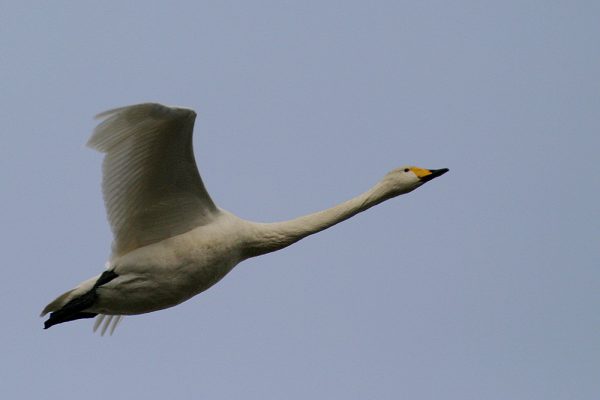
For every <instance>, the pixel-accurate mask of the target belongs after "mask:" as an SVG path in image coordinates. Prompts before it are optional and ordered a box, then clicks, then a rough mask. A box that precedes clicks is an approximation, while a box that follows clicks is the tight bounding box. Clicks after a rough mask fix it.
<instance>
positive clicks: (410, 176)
mask: <svg viewBox="0 0 600 400" xmlns="http://www.w3.org/2000/svg"><path fill="white" fill-rule="evenodd" d="M448 171H449V169H448V168H442V169H425V168H419V167H415V166H412V165H405V166H403V167H400V168H396V169H394V170H392V171H390V172H388V173H387V174H386V175H385V177H384V178H383V179H382V180H381V184H382V185H384V186H385V189H386V192H388V194H389V195H390V196H392V197H393V196H398V195H401V194H405V193H408V192H412V191H413V190H415V189H416V188H418V187H419V186H421V185H422V184H424V183H425V182H429V181H430V180H432V179H434V178H437V177H438V176H441V175H444V174H445V173H446V172H448Z"/></svg>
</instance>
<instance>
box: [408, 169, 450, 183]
mask: <svg viewBox="0 0 600 400" xmlns="http://www.w3.org/2000/svg"><path fill="white" fill-rule="evenodd" d="M415 169H418V170H419V171H418V172H415V171H414V170H415ZM448 171H450V170H449V169H448V168H442V169H421V168H414V169H413V172H415V174H416V175H417V176H418V177H419V179H420V180H421V182H423V183H425V182H429V181H430V180H432V179H433V178H437V177H438V176H442V175H444V174H445V173H446V172H448Z"/></svg>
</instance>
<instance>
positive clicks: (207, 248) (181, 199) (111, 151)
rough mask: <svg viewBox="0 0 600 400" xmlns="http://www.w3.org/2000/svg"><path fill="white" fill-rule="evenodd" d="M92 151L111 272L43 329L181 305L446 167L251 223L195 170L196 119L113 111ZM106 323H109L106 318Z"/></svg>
mask: <svg viewBox="0 0 600 400" xmlns="http://www.w3.org/2000/svg"><path fill="white" fill-rule="evenodd" d="M98 117H99V118H104V121H102V122H101V123H100V124H99V125H98V127H97V128H96V129H95V131H94V134H93V135H92V137H91V138H90V140H89V142H88V145H89V146H90V147H92V148H94V149H96V150H99V151H101V152H103V153H106V156H105V158H104V163H103V180H102V190H103V193H104V201H105V203H106V209H107V212H108V220H109V222H110V225H111V228H112V231H113V233H114V243H113V249H112V255H111V257H110V259H109V261H108V263H107V268H106V270H105V271H104V272H103V273H102V274H100V275H98V276H95V277H93V278H91V279H88V280H87V281H84V282H83V283H81V284H80V285H79V286H77V287H75V288H74V289H72V290H70V291H68V292H66V293H64V294H62V295H60V296H59V297H58V298H56V299H55V300H54V301H53V302H51V303H50V304H48V305H47V306H46V307H45V308H44V310H43V311H42V316H44V315H46V314H47V313H49V312H51V314H50V317H49V318H48V319H47V320H46V321H45V324H44V328H45V329H46V328H49V327H51V326H53V325H55V324H59V323H62V322H67V321H72V320H76V319H81V318H91V317H94V316H96V315H98V319H97V321H96V323H95V326H94V330H96V329H97V328H98V327H99V326H100V325H101V324H102V323H103V322H104V325H103V327H102V334H104V332H105V331H106V330H107V329H108V327H109V325H110V324H111V321H112V326H111V333H112V331H114V328H115V327H116V326H117V324H118V322H119V321H120V320H121V317H122V316H123V315H132V314H142V313H147V312H151V311H157V310H161V309H164V308H168V307H172V306H175V305H177V304H179V303H181V302H183V301H186V300H188V299H189V298H191V297H193V296H195V295H197V294H198V293H200V292H203V291H204V290H206V289H208V288H209V287H211V286H212V285H214V284H215V283H217V282H218V281H219V280H220V279H221V278H223V277H224V276H225V275H226V274H227V273H228V272H229V271H231V269H232V268H233V267H235V266H236V265H237V264H238V263H239V262H240V261H243V260H245V259H247V258H250V257H254V256H258V255H261V254H265V253H269V252H272V251H275V250H279V249H283V248H284V247H286V246H289V245H291V244H292V243H294V242H297V241H298V240H300V239H302V238H304V237H306V236H308V235H311V234H313V233H316V232H319V231H321V230H323V229H326V228H328V227H330V226H332V225H335V224H337V223H338V222H341V221H344V220H345V219H348V218H350V217H352V216H353V215H356V214H357V213H359V212H361V211H364V210H366V209H368V208H370V207H372V206H374V205H376V204H378V203H381V202H383V201H385V200H388V199H390V198H392V197H395V196H398V195H401V194H404V193H408V192H410V191H412V190H414V189H416V188H418V187H419V186H421V185H422V184H423V183H425V182H427V181H429V180H431V179H433V178H435V177H437V176H440V175H442V174H444V173H446V172H447V171H448V169H446V168H444V169H438V170H427V169H422V168H417V167H412V166H407V167H402V168H398V169H395V170H393V171H391V172H389V173H388V174H387V175H385V176H384V177H383V179H382V180H381V181H379V182H378V183H377V184H376V185H375V186H373V187H372V188H371V189H370V190H368V191H366V192H365V193H363V194H361V195H359V196H357V197H355V198H353V199H351V200H348V201H346V202H345V203H342V204H340V205H338V206H335V207H332V208H330V209H327V210H324V211H320V212H317V213H314V214H310V215H306V216H303V217H300V218H296V219H293V220H291V221H286V222H277V223H256V222H249V221H245V220H243V219H240V218H238V217H236V216H235V215H233V214H231V213H229V212H227V211H225V210H222V209H220V208H219V207H217V206H216V205H215V203H214V202H213V201H212V200H211V198H210V196H209V195H208V192H207V191H206V189H205V187H204V184H203V183H202V179H201V178H200V175H199V173H198V170H197V168H196V163H195V161H194V154H193V149H192V131H193V126H194V120H195V117H196V113H195V112H194V111H193V110H190V109H185V108H173V107H166V106H163V105H160V104H153V103H146V104H138V105H133V106H129V107H123V108H118V109H114V110H110V111H107V112H105V113H102V114H100V115H99V116H98ZM105 316H106V318H105Z"/></svg>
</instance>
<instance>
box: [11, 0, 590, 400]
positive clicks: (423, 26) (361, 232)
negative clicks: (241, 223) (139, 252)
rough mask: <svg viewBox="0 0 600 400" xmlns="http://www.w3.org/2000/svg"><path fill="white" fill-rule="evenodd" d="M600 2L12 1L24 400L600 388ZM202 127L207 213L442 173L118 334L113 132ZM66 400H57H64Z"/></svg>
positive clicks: (271, 207) (16, 357)
mask: <svg viewBox="0 0 600 400" xmlns="http://www.w3.org/2000/svg"><path fill="white" fill-rule="evenodd" d="M599 21H600V3H599V2H597V1H569V2H567V1H498V2H480V1H461V2H449V1H414V2H404V1H369V2H367V1H364V2H361V1H336V2H334V1H323V0H320V1H187V2H185V1H179V2H178V1H173V2H150V1H146V2H133V1H130V2H97V1H96V2H74V1H72V2H61V1H54V2H26V1H23V2H16V1H13V2H8V1H6V2H2V5H1V6H0V48H1V52H0V73H1V75H0V77H1V79H0V93H1V94H0V102H1V104H0V120H1V122H2V129H1V132H0V135H1V143H0V184H1V188H2V199H1V204H2V207H1V208H0V218H1V220H0V223H1V226H2V228H1V230H0V237H1V243H2V254H3V257H2V283H1V287H2V290H1V291H0V315H2V324H1V326H2V328H1V329H0V343H2V345H1V346H2V351H1V357H0V380H1V383H0V395H1V397H2V398H5V399H17V398H19V399H41V398H63V399H71V398H86V399H104V398H130V399H133V398H137V399H146V400H148V399H185V398H203V399H239V398H244V399H335V398H337V399H400V398H405V399H460V400H465V399H503V400H504V399H511V400H514V399H544V400H553V399H590V400H592V399H598V398H600V312H599V310H598V306H599V305H600V270H599V267H600V250H599V247H600V246H599V244H600V243H599V240H600V201H599V200H600V178H599V177H600V165H599V162H600V157H599V156H598V155H599V150H600V139H599V138H600V136H599V134H600V22H599ZM143 101H157V102H162V103H166V104H176V105H182V106H187V107H191V108H194V109H195V110H197V112H198V118H197V122H196V134H195V144H194V146H195V152H196V158H197V162H198V165H199V167H200V170H201V173H202V176H203V178H204V181H205V183H206V186H207V187H208V189H209V191H210V193H211V195H212V197H213V199H214V200H215V201H216V202H217V203H218V204H219V205H220V206H221V207H223V208H225V209H227V210H230V211H232V212H234V213H235V214H237V215H239V216H241V217H243V218H247V219H252V220H258V221H276V220H283V219H289V218H292V217H296V216H299V215H302V214H305V213H309V212H313V211H316V210H319V209H322V208H325V207H329V206H331V205H334V204H336V203H338V202H341V201H343V200H346V199H347V198H349V197H351V196H354V195H356V194H358V193H360V192H362V191H364V190H366V189H368V188H369V187H370V186H371V185H372V184H374V183H375V182H376V181H377V180H378V179H380V178H381V177H382V176H383V175H384V174H385V173H386V172H388V171H389V170H390V169H392V168H395V167H397V166H400V165H403V164H414V165H418V166H422V167H428V168H442V167H448V168H450V173H448V174H446V175H444V176H443V177H442V178H439V179H437V180H435V181H433V182H431V183H429V184H427V185H425V186H424V187H422V188H420V189H419V190H417V191H415V192H413V193H411V194H409V195H406V196H402V197H399V198H397V199H394V200H391V201H389V202H386V203H384V204H382V205H380V206H378V207H376V208H374V209H371V210H369V211H367V212H366V213H364V214H361V215H359V216H357V217H355V218H353V219H351V220H349V221H347V222H345V223H342V224H340V225H337V226H335V227H334V228H332V229H330V230H327V231H325V232H322V233H320V234H318V235H315V236H312V237H310V238H307V239H305V240H303V241H301V242H299V243H297V244H296V245H295V246H292V247H290V248H288V249H286V250H284V251H281V252H279V253H275V254H271V255H267V256H264V257H260V258H257V259H253V260H249V261H247V262H244V263H242V264H241V265H239V266H238V267H237V268H236V269H234V270H233V271H232V272H231V273H230V274H229V275H228V276H227V277H226V278H225V279H223V280H222V281H221V282H220V283H219V284H218V285H216V286H214V287H213V288H211V289H210V290H208V291H207V292H205V293H203V294H201V295H199V296H197V297H195V298H194V299H192V300H190V301H188V302H186V303H184V304H182V305H180V306H178V307H175V308H172V309H169V310H165V311H160V312H156V313H152V314H147V315H142V316H134V317H127V318H126V319H125V320H124V321H123V323H122V324H121V325H120V326H119V328H118V330H117V332H116V333H115V335H113V336H112V337H100V336H99V335H97V334H96V335H95V334H92V321H90V320H83V321H78V322H74V323H69V324H63V325H59V326H56V327H54V328H52V329H50V330H47V331H44V330H42V322H43V320H42V319H40V318H38V314H39V312H40V311H41V309H42V307H43V306H44V305H46V304H47V303H48V302H49V301H50V300H52V299H53V298H54V297H55V296H56V295H58V294H60V293H62V292H64V291H65V290H67V289H69V288H71V287H73V286H74V285H76V284H77V283H79V282H80V281H82V280H84V279H87V278H88V277H91V276H93V275H95V274H98V273H99V272H101V270H102V269H103V266H104V262H105V260H106V258H107V257H108V253H109V248H110V241H111V234H110V230H109V227H108V225H107V223H106V219H105V218H106V217H105V213H104V206H103V203H102V199H101V193H100V178H101V177H100V163H101V155H100V154H99V153H96V152H94V151H92V150H90V149H87V148H86V147H85V146H84V144H85V142H86V141H87V139H88V137H89V134H90V133H91V131H92V129H93V127H94V125H95V121H94V120H93V115H95V114H96V113H98V112H101V111H104V110H106V109H109V108H113V107H116V106H122V105H128V104H132V103H137V102H143ZM59 396H60V397H59Z"/></svg>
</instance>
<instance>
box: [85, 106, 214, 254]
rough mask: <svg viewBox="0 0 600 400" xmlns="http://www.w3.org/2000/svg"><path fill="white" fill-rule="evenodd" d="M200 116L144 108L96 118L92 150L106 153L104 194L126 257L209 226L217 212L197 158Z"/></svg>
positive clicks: (117, 244)
mask: <svg viewBox="0 0 600 400" xmlns="http://www.w3.org/2000/svg"><path fill="white" fill-rule="evenodd" d="M195 117H196V113H195V112H194V111H193V110H189V109H183V108H172V107H166V106H163V105H160V104H155V103H144V104H138V105H134V106H129V107H122V108H117V109H114V110H109V111H106V112H104V113H102V114H99V115H98V118H102V119H103V121H102V122H101V123H100V124H99V125H98V126H97V127H96V129H95V130H94V133H93V135H92V137H91V138H90V140H89V142H88V146H90V147H92V148H94V149H96V150H98V151H100V152H103V153H105V154H106V155H105V157H104V162H103V167H102V168H103V180H102V192H103V195H104V202H105V205H106V210H107V214H108V220H109V223H110V225H111V228H112V231H113V234H114V243H113V254H114V255H122V254H125V253H127V252H130V251H132V250H135V249H136V248H139V247H143V246H146V245H149V244H152V243H155V242H159V241H161V240H164V239H167V238H169V237H172V236H175V235H179V234H181V233H184V232H187V231H189V230H191V229H193V228H195V227H197V226H200V225H204V224H206V223H209V222H210V221H211V220H212V219H213V218H214V216H215V215H216V214H217V213H218V212H219V210H218V208H217V207H216V206H215V204H214V202H213V201H212V199H211V198H210V196H209V194H208V192H207V191H206V189H205V187H204V184H203V182H202V179H201V178H200V174H199V173H198V169H197V167H196V162H195V159H194V152H193V147H192V133H193V128H194V120H195Z"/></svg>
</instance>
